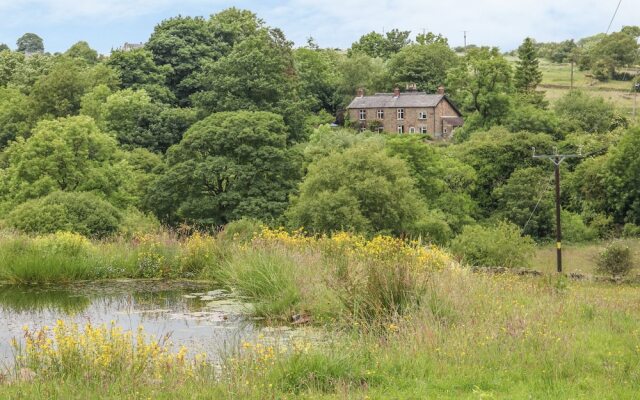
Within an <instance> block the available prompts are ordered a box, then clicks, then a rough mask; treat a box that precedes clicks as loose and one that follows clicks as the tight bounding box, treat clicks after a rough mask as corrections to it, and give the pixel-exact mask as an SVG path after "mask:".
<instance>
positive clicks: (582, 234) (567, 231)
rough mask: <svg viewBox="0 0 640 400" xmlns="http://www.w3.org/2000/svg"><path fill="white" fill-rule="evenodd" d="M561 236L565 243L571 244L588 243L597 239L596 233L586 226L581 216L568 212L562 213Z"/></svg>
mask: <svg viewBox="0 0 640 400" xmlns="http://www.w3.org/2000/svg"><path fill="white" fill-rule="evenodd" d="M561 216H562V236H563V238H564V240H565V241H567V242H572V243H579V242H588V241H590V240H594V239H596V238H597V237H598V231H597V230H596V229H595V228H593V227H590V226H587V225H586V224H585V223H584V221H583V219H582V216H580V215H579V214H575V213H572V212H569V211H564V210H563V211H562V213H561Z"/></svg>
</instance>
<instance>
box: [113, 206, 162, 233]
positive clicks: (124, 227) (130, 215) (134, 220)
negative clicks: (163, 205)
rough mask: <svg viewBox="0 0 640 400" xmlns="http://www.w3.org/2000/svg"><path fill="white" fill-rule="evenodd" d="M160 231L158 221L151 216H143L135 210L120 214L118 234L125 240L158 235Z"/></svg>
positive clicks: (143, 214)
mask: <svg viewBox="0 0 640 400" xmlns="http://www.w3.org/2000/svg"><path fill="white" fill-rule="evenodd" d="M161 230H162V226H161V225H160V221H158V218H156V217H155V216H154V215H153V214H145V213H143V212H141V211H139V210H138V209H136V208H130V209H127V210H126V211H125V212H124V213H122V222H121V223H120V227H119V233H120V234H121V235H122V236H124V237H126V238H129V239H130V238H134V237H136V236H142V235H145V234H154V233H159V232H160V231H161Z"/></svg>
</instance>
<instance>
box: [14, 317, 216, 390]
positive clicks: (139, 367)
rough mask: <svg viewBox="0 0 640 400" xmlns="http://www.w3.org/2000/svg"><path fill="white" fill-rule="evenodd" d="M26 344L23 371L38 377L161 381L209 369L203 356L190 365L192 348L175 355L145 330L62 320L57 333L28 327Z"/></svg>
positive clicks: (19, 349) (18, 351)
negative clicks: (140, 378) (124, 376)
mask: <svg viewBox="0 0 640 400" xmlns="http://www.w3.org/2000/svg"><path fill="white" fill-rule="evenodd" d="M24 337H25V345H24V347H21V346H20V345H19V344H18V343H17V342H15V341H14V342H13V346H14V348H15V350H16V354H17V357H16V360H17V363H18V366H20V367H26V368H29V369H31V370H33V371H34V372H35V373H36V374H38V375H49V376H50V375H54V376H59V375H63V376H69V375H76V376H82V377H84V378H87V379H91V378H108V377H114V378H116V377H118V376H123V375H126V376H127V377H128V378H132V379H133V378H138V377H142V378H154V379H159V378H161V377H162V376H165V374H183V375H184V376H194V374H195V372H196V371H197V370H198V368H200V367H202V366H204V356H203V355H198V357H197V358H196V360H195V361H189V360H187V357H186V356H187V349H186V348H185V347H181V348H180V350H179V351H178V352H177V353H174V352H172V351H171V343H170V342H167V341H159V340H157V339H155V338H153V337H149V336H147V335H146V334H145V333H144V331H143V329H142V327H140V328H139V329H138V331H137V332H135V333H134V332H132V331H125V330H123V329H122V328H121V327H118V326H116V325H115V323H114V322H112V323H111V324H110V325H109V326H107V325H100V326H93V325H91V324H86V325H85V326H84V329H80V327H79V326H78V325H77V324H70V325H68V324H66V323H65V322H64V321H62V320H58V321H57V323H56V325H55V326H54V327H53V328H50V327H48V326H45V327H43V328H41V329H38V330H33V331H31V330H29V328H28V327H25V328H24Z"/></svg>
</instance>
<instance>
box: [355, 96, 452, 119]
mask: <svg viewBox="0 0 640 400" xmlns="http://www.w3.org/2000/svg"><path fill="white" fill-rule="evenodd" d="M442 99H446V100H447V102H449V104H451V106H452V107H453V108H454V109H455V110H456V111H457V112H458V113H459V114H460V112H459V111H458V109H457V108H456V107H455V106H454V105H453V104H452V103H451V101H449V99H448V98H447V96H445V95H442V94H427V93H425V92H404V93H400V96H398V97H395V96H394V94H393V93H376V94H375V95H374V96H362V97H356V98H355V99H353V101H351V103H350V104H349V105H348V106H347V109H350V108H405V107H406V108H410V107H425V108H428V107H435V106H437V105H438V104H439V103H440V102H441V101H442Z"/></svg>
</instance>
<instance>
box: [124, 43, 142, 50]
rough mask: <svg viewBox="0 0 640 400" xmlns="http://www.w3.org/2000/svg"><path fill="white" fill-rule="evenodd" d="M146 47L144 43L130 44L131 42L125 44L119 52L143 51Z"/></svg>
mask: <svg viewBox="0 0 640 400" xmlns="http://www.w3.org/2000/svg"><path fill="white" fill-rule="evenodd" d="M143 47H144V43H129V42H125V43H124V44H123V45H122V47H120V48H119V49H118V50H120V51H131V50H135V49H141V48H143Z"/></svg>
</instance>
